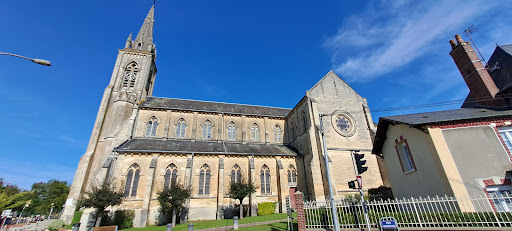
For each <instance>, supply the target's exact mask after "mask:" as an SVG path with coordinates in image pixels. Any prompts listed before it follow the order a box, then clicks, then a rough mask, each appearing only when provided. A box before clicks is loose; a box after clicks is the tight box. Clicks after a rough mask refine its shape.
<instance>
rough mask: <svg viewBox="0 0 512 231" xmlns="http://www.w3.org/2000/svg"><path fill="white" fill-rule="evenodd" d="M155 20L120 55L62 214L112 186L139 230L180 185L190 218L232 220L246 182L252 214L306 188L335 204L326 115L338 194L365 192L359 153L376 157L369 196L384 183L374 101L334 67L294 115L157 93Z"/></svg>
mask: <svg viewBox="0 0 512 231" xmlns="http://www.w3.org/2000/svg"><path fill="white" fill-rule="evenodd" d="M153 23H154V7H152V8H151V10H150V11H149V13H148V15H147V17H146V19H145V20H144V23H143V25H142V28H141V29H140V31H139V33H138V34H137V37H136V38H135V39H134V40H133V39H132V37H131V35H130V37H129V38H128V39H127V41H126V44H125V46H124V49H120V50H119V54H118V57H117V61H116V63H115V65H114V70H113V72H112V77H111V79H110V82H109V83H108V86H107V87H106V89H105V92H104V94H103V99H102V101H101V104H100V108H99V111H98V114H97V117H96V121H95V124H94V128H93V131H92V135H91V138H90V141H89V145H88V147H87V150H86V152H85V154H84V155H83V156H82V157H81V158H80V162H79V164H78V168H77V170H76V174H75V177H74V180H73V184H72V185H71V189H70V193H69V197H68V200H67V201H66V206H65V209H64V212H63V215H62V217H61V219H63V220H64V221H65V222H66V223H70V222H71V219H72V217H73V213H74V212H75V210H76V209H77V208H76V202H77V200H78V199H80V198H81V197H83V196H84V193H85V192H88V191H90V189H91V186H93V185H99V184H101V183H103V182H105V181H106V180H112V181H113V182H114V183H115V184H117V185H119V186H122V187H123V189H124V194H125V196H126V198H125V200H124V201H123V203H122V204H121V205H120V206H117V207H116V208H112V209H111V211H112V210H116V209H127V210H134V211H135V219H134V226H135V227H144V226H146V225H153V224H158V223H159V222H160V221H159V217H161V216H160V214H159V203H158V200H157V199H156V198H157V193H158V192H159V191H161V190H162V189H164V188H165V187H169V185H170V184H171V183H172V182H178V183H180V184H183V185H185V186H187V187H190V188H191V189H192V197H191V199H190V200H189V201H188V202H187V207H188V213H187V215H186V216H187V218H188V220H208V219H222V218H223V217H224V214H223V211H224V208H226V207H229V206H232V205H233V204H235V200H233V199H230V198H229V196H228V195H227V194H228V186H229V183H230V181H234V180H237V179H240V177H243V178H245V179H248V180H250V181H252V182H254V184H255V185H256V192H255V193H253V194H252V195H251V196H250V197H248V198H246V199H245V200H244V204H249V205H250V208H251V209H250V210H251V211H250V214H251V215H256V214H257V211H256V208H257V205H258V203H261V202H275V203H277V209H276V212H283V211H286V203H285V196H287V195H291V196H293V193H294V192H296V191H301V192H302V193H304V195H305V199H306V200H320V201H321V200H326V199H329V188H328V183H327V176H326V166H325V164H324V163H325V162H324V151H323V150H324V147H323V143H322V138H321V132H320V115H322V117H323V125H324V130H325V145H326V150H327V152H328V163H329V164H328V165H329V166H328V167H329V169H330V174H331V176H330V177H331V179H332V180H331V181H332V189H333V192H334V197H336V198H340V197H342V196H344V195H346V194H351V193H357V190H355V189H350V188H349V187H348V185H347V182H348V181H352V180H355V173H354V169H353V162H352V158H351V151H352V150H360V153H363V154H366V156H365V159H366V160H367V166H368V171H367V172H365V173H363V174H362V178H363V180H364V187H365V190H368V189H369V188H377V187H379V186H381V185H382V184H383V182H382V178H381V173H380V170H379V166H378V163H377V157H376V156H375V155H370V153H371V149H372V138H371V137H372V134H373V133H374V131H375V129H376V128H375V126H374V123H373V120H372V117H371V114H370V110H369V108H368V104H367V102H366V99H365V98H363V97H361V96H360V95H359V94H357V92H355V91H354V90H353V89H352V88H351V87H350V86H349V85H347V83H345V82H344V81H343V80H342V79H341V78H340V77H338V76H337V75H336V74H334V73H333V72H332V71H331V72H328V73H327V74H326V75H325V76H324V77H323V78H321V79H320V80H319V81H318V83H316V84H315V85H314V86H313V87H312V88H311V89H309V90H308V91H306V94H305V95H304V97H303V98H302V99H300V100H299V99H295V100H298V103H297V104H296V106H295V107H294V108H292V109H286V108H276V107H264V106H253V105H244V104H234V103H220V102H208V101H199V100H186V99H178V98H163V97H154V96H152V93H153V87H154V82H155V77H156V73H157V68H156V64H155V59H156V50H155V45H154V44H153ZM290 100H294V99H290ZM87 213H88V212H87V211H84V215H83V216H85V215H86V214H87ZM89 213H90V212H89Z"/></svg>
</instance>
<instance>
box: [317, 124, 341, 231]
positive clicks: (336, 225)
mask: <svg viewBox="0 0 512 231" xmlns="http://www.w3.org/2000/svg"><path fill="white" fill-rule="evenodd" d="M323 116H327V115H324V114H320V133H321V134H322V143H323V145H324V161H325V171H326V174H327V184H328V185H329V197H330V200H331V209H332V216H333V218H332V220H333V221H334V230H335V231H340V221H339V219H338V212H337V210H336V203H334V196H333V194H332V186H331V173H330V172H329V160H328V157H327V146H325V137H324V121H323Z"/></svg>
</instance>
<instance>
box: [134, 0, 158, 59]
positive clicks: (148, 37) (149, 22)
mask: <svg viewBox="0 0 512 231" xmlns="http://www.w3.org/2000/svg"><path fill="white" fill-rule="evenodd" d="M154 15H155V6H154V5H153V6H152V7H151V9H150V10H149V13H148V16H146V19H145V20H144V23H143V24H142V27H141V28H140V30H139V34H137V38H135V42H134V43H133V46H132V48H133V49H137V50H146V51H151V50H152V49H153V23H154V22H155V20H154Z"/></svg>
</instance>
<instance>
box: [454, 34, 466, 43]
mask: <svg viewBox="0 0 512 231" xmlns="http://www.w3.org/2000/svg"><path fill="white" fill-rule="evenodd" d="M455 39H456V40H457V43H461V42H464V40H462V38H461V37H460V34H456V35H455Z"/></svg>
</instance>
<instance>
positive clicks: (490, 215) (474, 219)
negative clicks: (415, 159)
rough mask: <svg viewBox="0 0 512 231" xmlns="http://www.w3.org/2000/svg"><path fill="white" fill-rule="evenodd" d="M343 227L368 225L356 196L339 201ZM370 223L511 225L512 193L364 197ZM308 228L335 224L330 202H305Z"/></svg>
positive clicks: (459, 225) (401, 225) (432, 225)
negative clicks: (383, 220) (389, 219)
mask: <svg viewBox="0 0 512 231" xmlns="http://www.w3.org/2000/svg"><path fill="white" fill-rule="evenodd" d="M335 204H336V208H337V212H338V219H339V221H340V226H341V227H342V228H364V227H366V224H365V220H364V214H363V206H362V203H361V202H360V201H357V200H356V199H355V198H346V199H343V200H339V201H336V203H335ZM365 204H366V206H367V209H368V216H369V218H370V224H371V227H374V228H376V227H379V219H380V218H381V217H394V218H395V219H396V220H397V221H398V224H399V226H400V227H512V213H511V212H512V195H509V194H499V195H496V194H494V195H493V194H491V196H490V197H485V196H473V197H468V198H455V197H448V196H444V197H427V198H421V197H420V198H409V199H406V198H403V199H395V200H381V199H374V200H369V201H365ZM304 212H305V219H306V228H308V229H309V228H312V229H313V228H333V220H332V218H333V217H332V213H331V206H330V203H327V202H325V201H306V202H304Z"/></svg>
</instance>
